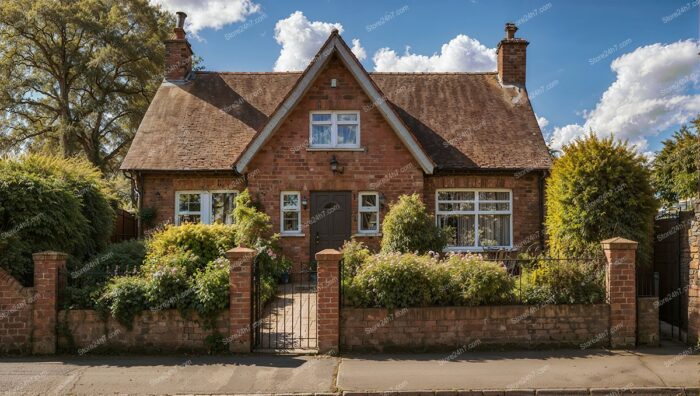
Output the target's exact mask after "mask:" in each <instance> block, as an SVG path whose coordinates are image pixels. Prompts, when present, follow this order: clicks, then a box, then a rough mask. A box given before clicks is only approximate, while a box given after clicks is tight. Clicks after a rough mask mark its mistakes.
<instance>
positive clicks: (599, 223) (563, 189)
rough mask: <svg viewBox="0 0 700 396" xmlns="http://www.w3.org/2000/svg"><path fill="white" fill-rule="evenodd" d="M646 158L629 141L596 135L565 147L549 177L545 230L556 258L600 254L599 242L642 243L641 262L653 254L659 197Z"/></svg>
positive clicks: (647, 259) (551, 250)
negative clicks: (654, 189)
mask: <svg viewBox="0 0 700 396" xmlns="http://www.w3.org/2000/svg"><path fill="white" fill-rule="evenodd" d="M649 179H650V174H649V170H648V169H647V168H646V166H645V160H644V159H643V158H642V157H641V156H640V155H639V154H637V153H636V152H635V151H634V150H633V149H632V148H630V147H628V146H627V145H626V144H625V143H619V142H615V141H614V140H613V138H612V137H610V138H606V139H600V138H598V137H596V136H595V135H592V134H591V135H590V136H587V137H586V138H584V139H577V140H576V141H574V142H573V143H572V144H570V145H568V146H566V147H564V154H563V155H562V156H561V157H560V158H558V159H557V160H555V161H554V166H553V167H552V173H551V176H550V177H549V179H548V181H547V199H546V205H547V210H546V213H547V216H546V221H545V226H546V229H547V233H548V237H549V244H550V252H551V255H552V256H555V257H582V256H583V257H591V256H595V255H597V254H600V253H601V251H602V249H601V246H600V241H602V240H604V239H607V238H611V237H616V236H621V237H624V238H628V239H631V240H634V241H637V242H639V249H640V250H639V251H640V254H639V255H638V257H639V263H640V264H644V263H648V262H649V261H650V259H651V254H650V252H651V236H652V231H653V230H652V228H653V225H654V215H655V213H656V209H657V203H656V199H655V198H654V194H653V192H652V189H651V186H650V185H649Z"/></svg>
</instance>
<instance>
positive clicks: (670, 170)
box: [652, 117, 700, 206]
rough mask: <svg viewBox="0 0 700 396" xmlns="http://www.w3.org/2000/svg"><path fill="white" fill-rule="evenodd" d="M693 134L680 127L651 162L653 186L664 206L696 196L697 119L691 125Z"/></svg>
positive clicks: (699, 123)
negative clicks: (692, 125)
mask: <svg viewBox="0 0 700 396" xmlns="http://www.w3.org/2000/svg"><path fill="white" fill-rule="evenodd" d="M693 124H694V129H695V131H693V130H691V129H690V128H689V127H688V126H686V125H683V126H682V127H681V129H680V130H679V131H677V132H675V133H674V134H673V137H672V138H671V139H667V140H664V142H663V148H662V149H661V151H659V153H658V154H657V156H656V158H655V159H654V163H653V167H652V183H653V186H654V188H655V189H656V192H657V194H658V195H659V198H660V199H661V201H662V202H663V204H664V205H666V206H671V205H673V204H675V203H677V202H678V201H680V200H684V199H690V198H694V197H697V195H698V160H700V140H698V139H699V138H700V136H699V132H700V117H698V118H696V119H695V120H694V121H693Z"/></svg>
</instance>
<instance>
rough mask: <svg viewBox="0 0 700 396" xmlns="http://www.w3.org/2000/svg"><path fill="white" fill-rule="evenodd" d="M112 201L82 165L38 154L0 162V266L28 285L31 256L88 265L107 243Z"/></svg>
mask: <svg viewBox="0 0 700 396" xmlns="http://www.w3.org/2000/svg"><path fill="white" fill-rule="evenodd" d="M113 202H114V196H113V194H112V192H111V188H110V186H109V184H108V183H107V182H106V181H105V180H104V179H103V178H102V175H101V173H100V172H99V170H97V169H96V168H94V167H92V166H91V165H90V164H88V163H87V162H86V161H83V160H79V159H63V158H57V157H46V156H39V155H27V156H23V157H20V158H18V159H9V158H5V159H0V267H2V268H4V269H6V270H7V271H9V272H10V274H12V275H13V276H15V277H16V278H17V279H19V280H20V281H21V282H22V283H23V284H25V285H29V284H31V282H32V273H33V263H32V259H31V255H32V253H35V252H38V251H42V250H57V251H63V252H66V253H68V254H70V256H71V259H70V261H69V265H70V267H71V268H75V267H76V264H77V263H80V262H83V261H85V260H88V259H89V258H90V257H93V256H95V255H97V254H99V253H100V252H102V251H103V250H104V249H105V248H106V247H107V246H108V243H109V238H110V236H111V233H112V228H113V222H114V210H113V209H112V206H111V205H112V203H113Z"/></svg>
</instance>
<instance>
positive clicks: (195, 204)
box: [180, 194, 201, 212]
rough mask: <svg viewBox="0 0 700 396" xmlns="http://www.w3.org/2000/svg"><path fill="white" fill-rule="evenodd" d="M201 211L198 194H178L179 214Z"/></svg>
mask: <svg viewBox="0 0 700 396" xmlns="http://www.w3.org/2000/svg"><path fill="white" fill-rule="evenodd" d="M200 210H201V203H200V195H199V194H180V211H181V212H199V211H200Z"/></svg>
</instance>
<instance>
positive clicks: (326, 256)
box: [316, 249, 343, 260]
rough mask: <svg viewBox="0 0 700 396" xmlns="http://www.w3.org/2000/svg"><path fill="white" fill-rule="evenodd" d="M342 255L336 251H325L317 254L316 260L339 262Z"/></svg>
mask: <svg viewBox="0 0 700 396" xmlns="http://www.w3.org/2000/svg"><path fill="white" fill-rule="evenodd" d="M342 255H343V253H340V252H339V251H337V250H335V249H324V250H321V251H320V252H318V253H316V260H337V259H339V258H340V257H341V256H342Z"/></svg>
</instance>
